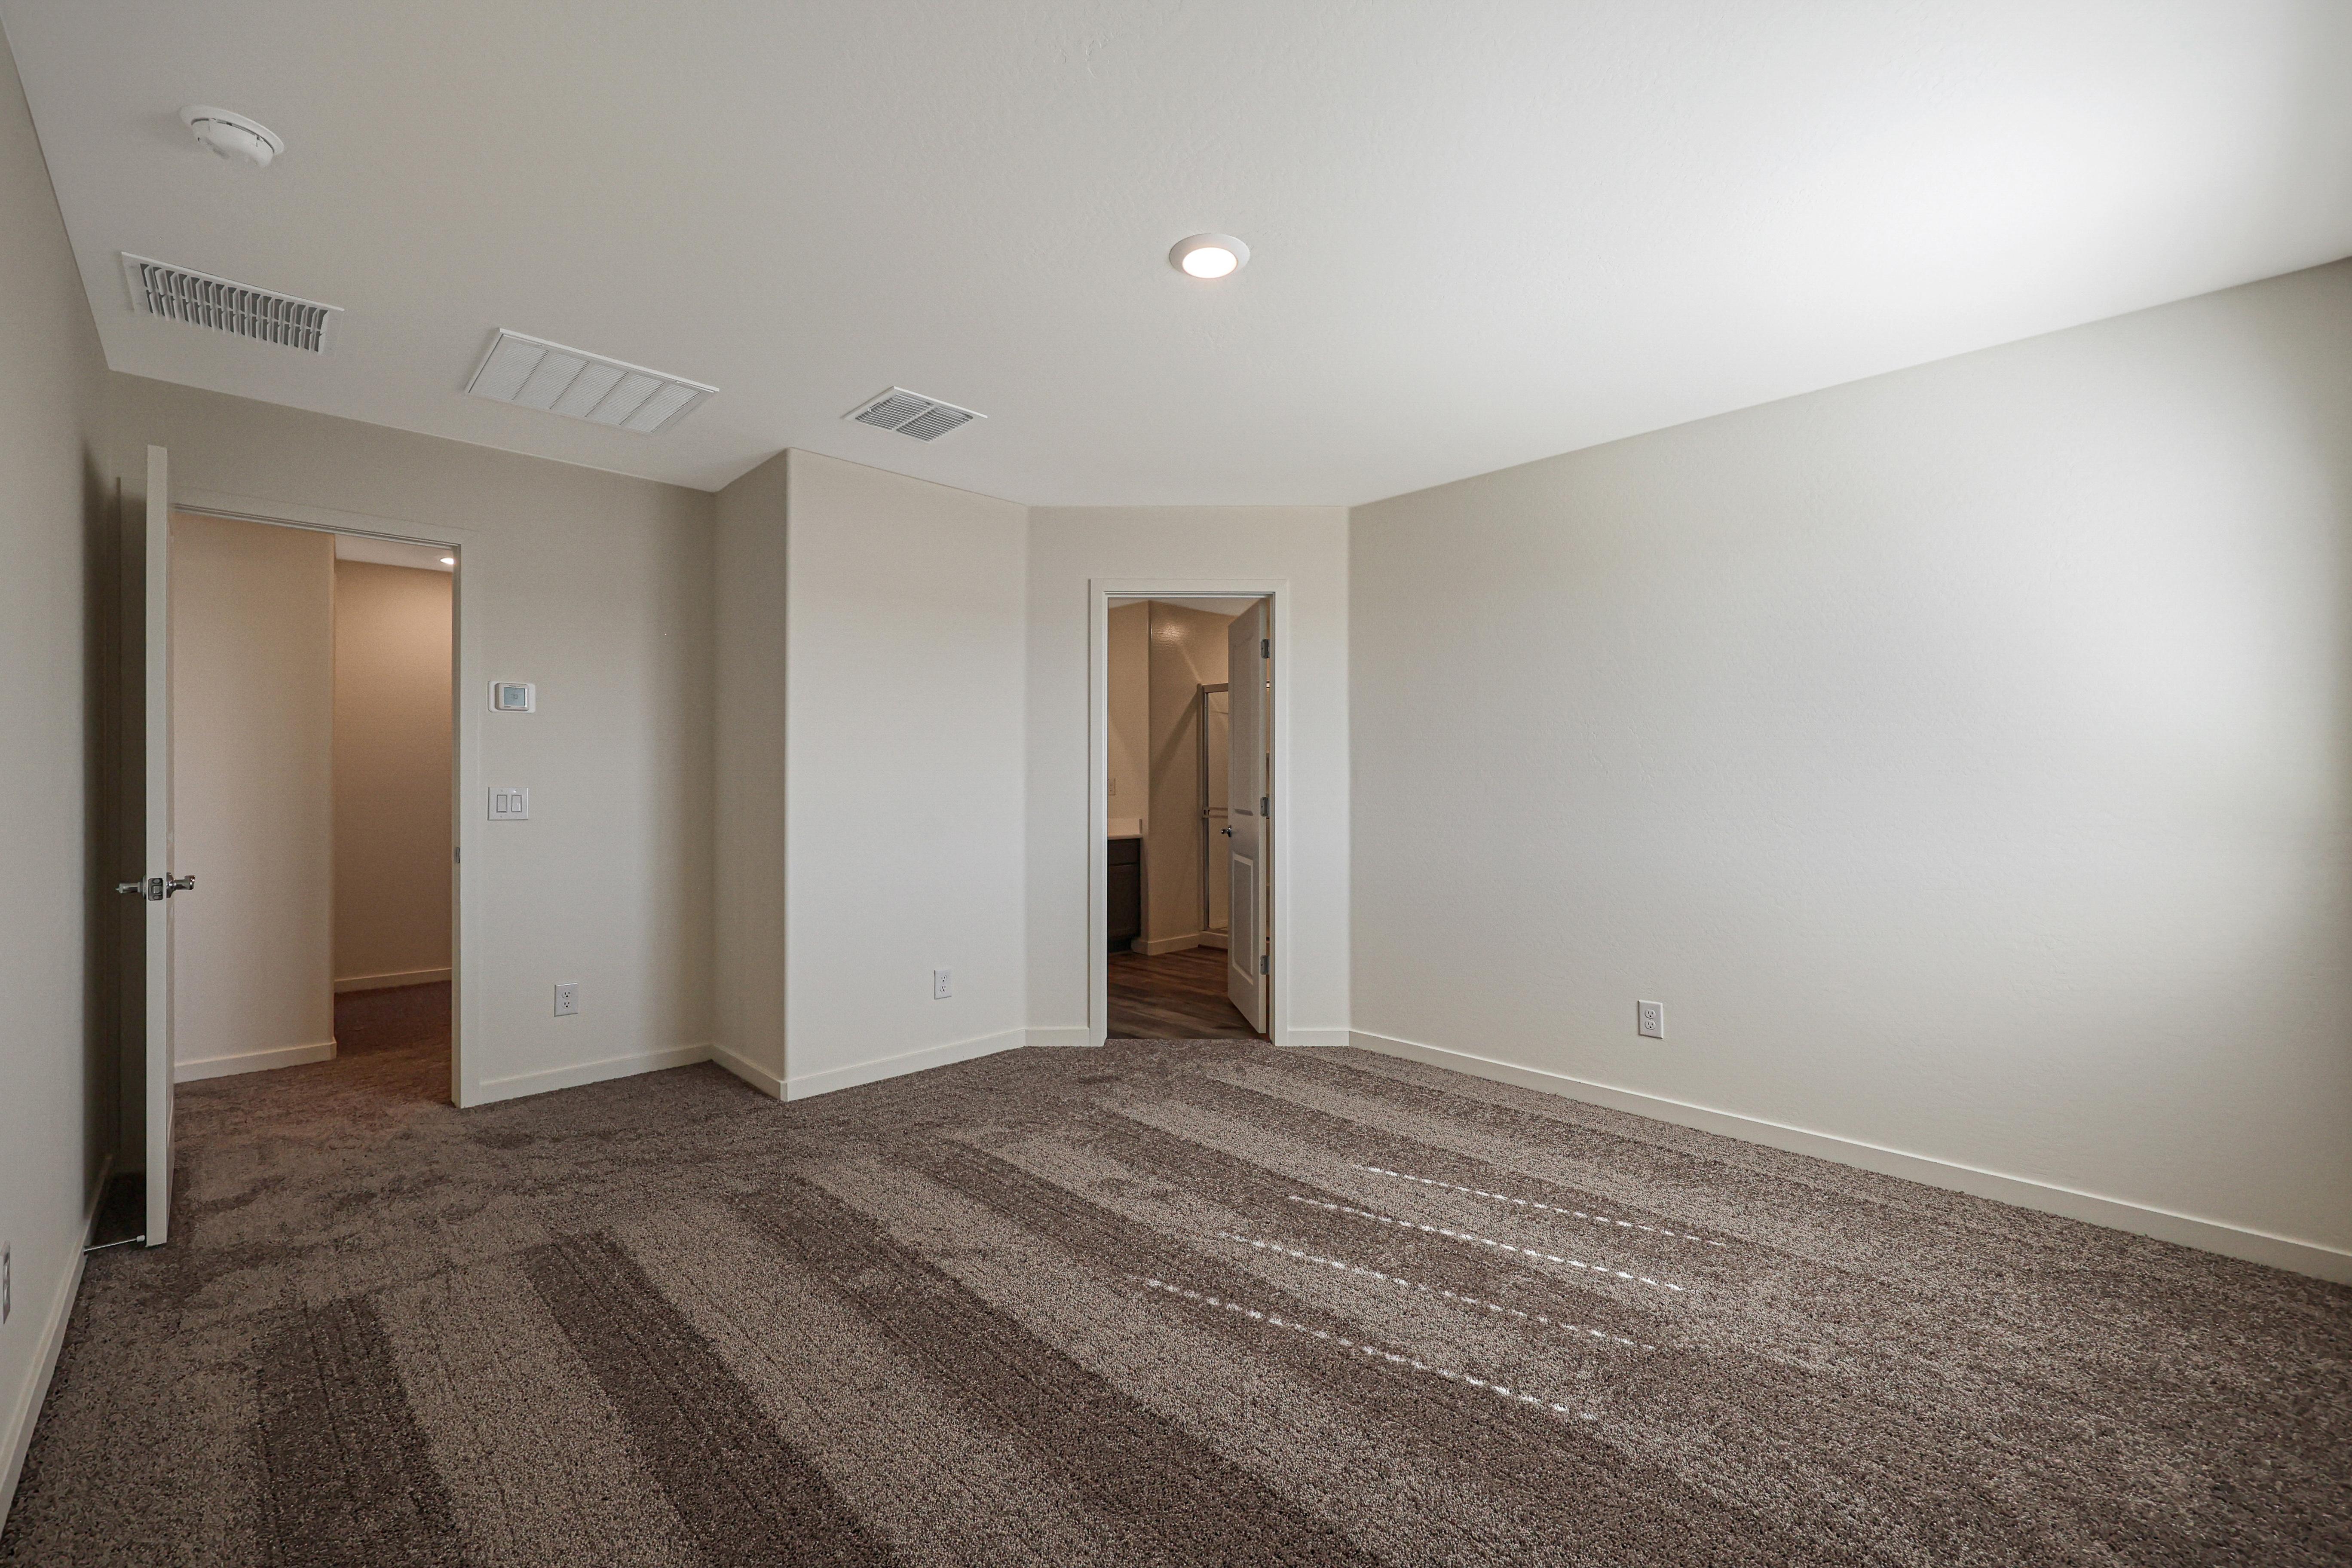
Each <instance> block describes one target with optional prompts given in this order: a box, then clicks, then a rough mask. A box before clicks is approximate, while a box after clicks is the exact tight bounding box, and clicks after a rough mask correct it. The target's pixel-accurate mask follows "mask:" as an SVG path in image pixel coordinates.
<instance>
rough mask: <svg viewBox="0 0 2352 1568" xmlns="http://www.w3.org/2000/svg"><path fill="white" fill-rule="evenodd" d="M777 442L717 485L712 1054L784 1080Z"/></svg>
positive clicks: (751, 1077) (743, 1070)
mask: <svg viewBox="0 0 2352 1568" xmlns="http://www.w3.org/2000/svg"><path fill="white" fill-rule="evenodd" d="M791 467H792V454H791V453H789V452H782V453H778V454H777V455H776V456H775V457H773V458H770V459H769V460H768V461H766V462H765V463H762V464H761V465H760V466H759V467H758V468H754V469H752V470H751V472H750V473H748V474H745V475H744V476H743V477H742V478H741V479H737V480H736V481H735V482H734V483H733V484H731V485H729V486H728V487H727V488H726V489H723V490H721V491H719V498H718V505H717V509H716V510H717V514H718V545H717V549H716V551H715V552H714V555H713V561H714V563H715V566H716V573H717V582H716V584H714V594H713V599H712V602H713V604H714V605H715V606H716V612H717V636H718V647H717V678H718V679H717V692H718V708H717V717H716V731H717V735H718V758H717V771H716V773H715V781H716V797H715V800H714V803H713V811H712V816H711V826H712V834H713V837H714V843H715V845H716V868H715V886H716V889H717V898H718V909H717V917H716V926H715V930H714V931H713V932H712V940H713V943H714V946H713V968H712V974H713V983H714V984H715V986H716V988H717V996H716V1004H717V1005H716V1015H717V1019H718V1030H719V1037H718V1040H717V1042H716V1050H717V1054H718V1058H719V1061H720V1062H722V1063H723V1064H725V1066H726V1067H727V1068H729V1069H730V1071H732V1072H734V1073H735V1074H736V1075H737V1076H738V1077H740V1078H741V1079H744V1080H745V1081H747V1082H750V1083H752V1084H756V1085H758V1086H759V1087H760V1088H761V1089H765V1090H766V1091H767V1092H768V1093H770V1094H775V1095H782V1093H783V1091H784V1043H785V1042H784V959H785V954H786V950H785V941H784V939H785V930H784V812H785V808H786V805H787V802H786V798H785V795H784V782H785V780H784V677H785V666H784V627H785V622H786V617H787V614H788V609H789V605H788V603H787V600H788V595H786V592H785V587H786V583H787V577H786V563H785V559H784V557H785V546H786V542H787V537H788V536H787V530H788V528H789V526H790V519H789V518H788V516H787V515H786V510H785V496H786V490H787V488H788V487H787V484H786V480H787V478H788V476H789V474H790V471H791Z"/></svg>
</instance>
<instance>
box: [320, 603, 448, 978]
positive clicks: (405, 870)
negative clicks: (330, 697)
mask: <svg viewBox="0 0 2352 1568" xmlns="http://www.w3.org/2000/svg"><path fill="white" fill-rule="evenodd" d="M455 584H456V579H455V578H454V576H453V575H452V574H449V573H446V572H435V571H431V570H420V569H418V568H416V567H414V566H385V565H380V564H378V563H373V562H368V561H338V562H336V563H335V752H334V759H335V780H334V800H335V812H334V816H335V873H334V880H335V900H334V901H335V963H334V968H335V989H336V990H338V991H359V990H365V989H369V988H372V987H374V986H382V985H403V984H422V983H424V982H425V981H431V980H446V978H448V974H449V929H450V911H449V895H450V870H451V867H450V855H449V851H450V847H451V838H450V815H449V790H450V767H451V762H452V752H451V746H452V730H451V722H450V721H451V714H450V710H449V701H450V695H449V683H450V663H449V661H450V619H449V617H450V611H451V609H452V607H453V603H454V600H453V594H452V590H453V588H454V587H455Z"/></svg>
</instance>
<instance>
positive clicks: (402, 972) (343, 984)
mask: <svg viewBox="0 0 2352 1568" xmlns="http://www.w3.org/2000/svg"><path fill="white" fill-rule="evenodd" d="M448 978H449V966H448V965H447V964H446V963H445V964H443V965H442V966H441V967H440V968H438V969H398V970H394V971H391V972H390V973H383V974H346V975H344V976H343V977H342V978H341V979H340V980H338V981H336V982H335V994H336V995H338V996H340V995H341V994H343V993H344V992H346V991H389V990H391V989H392V988H393V987H394V986H395V985H431V984H435V983H436V982H438V981H443V980H446V979H448Z"/></svg>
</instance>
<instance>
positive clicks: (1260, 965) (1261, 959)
mask: <svg viewBox="0 0 2352 1568" xmlns="http://www.w3.org/2000/svg"><path fill="white" fill-rule="evenodd" d="M1257 972H1258V973H1260V974H1264V973H1265V954H1264V953H1262V952H1261V953H1259V954H1258V955H1257Z"/></svg>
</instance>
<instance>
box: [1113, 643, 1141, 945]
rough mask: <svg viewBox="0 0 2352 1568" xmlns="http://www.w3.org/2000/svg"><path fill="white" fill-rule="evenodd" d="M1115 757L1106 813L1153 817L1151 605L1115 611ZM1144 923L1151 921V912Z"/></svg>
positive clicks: (1115, 815)
mask: <svg viewBox="0 0 2352 1568" xmlns="http://www.w3.org/2000/svg"><path fill="white" fill-rule="evenodd" d="M1108 706H1109V710H1110V714H1109V717H1110V755H1109V757H1108V759H1107V760H1108V763H1109V766H1108V769H1107V770H1106V771H1105V774H1104V779H1105V787H1106V788H1107V790H1108V798H1107V803H1106V805H1105V809H1104V812H1103V815H1104V816H1106V817H1122V816H1132V817H1139V818H1142V819H1144V826H1146V827H1149V826H1150V816H1151V762H1150V757H1151V606H1150V605H1112V606H1111V612H1110V697H1109V704H1108ZM1145 924H1146V927H1147V929H1148V928H1149V925H1150V917H1149V912H1148V911H1147V914H1146V920H1145Z"/></svg>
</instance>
